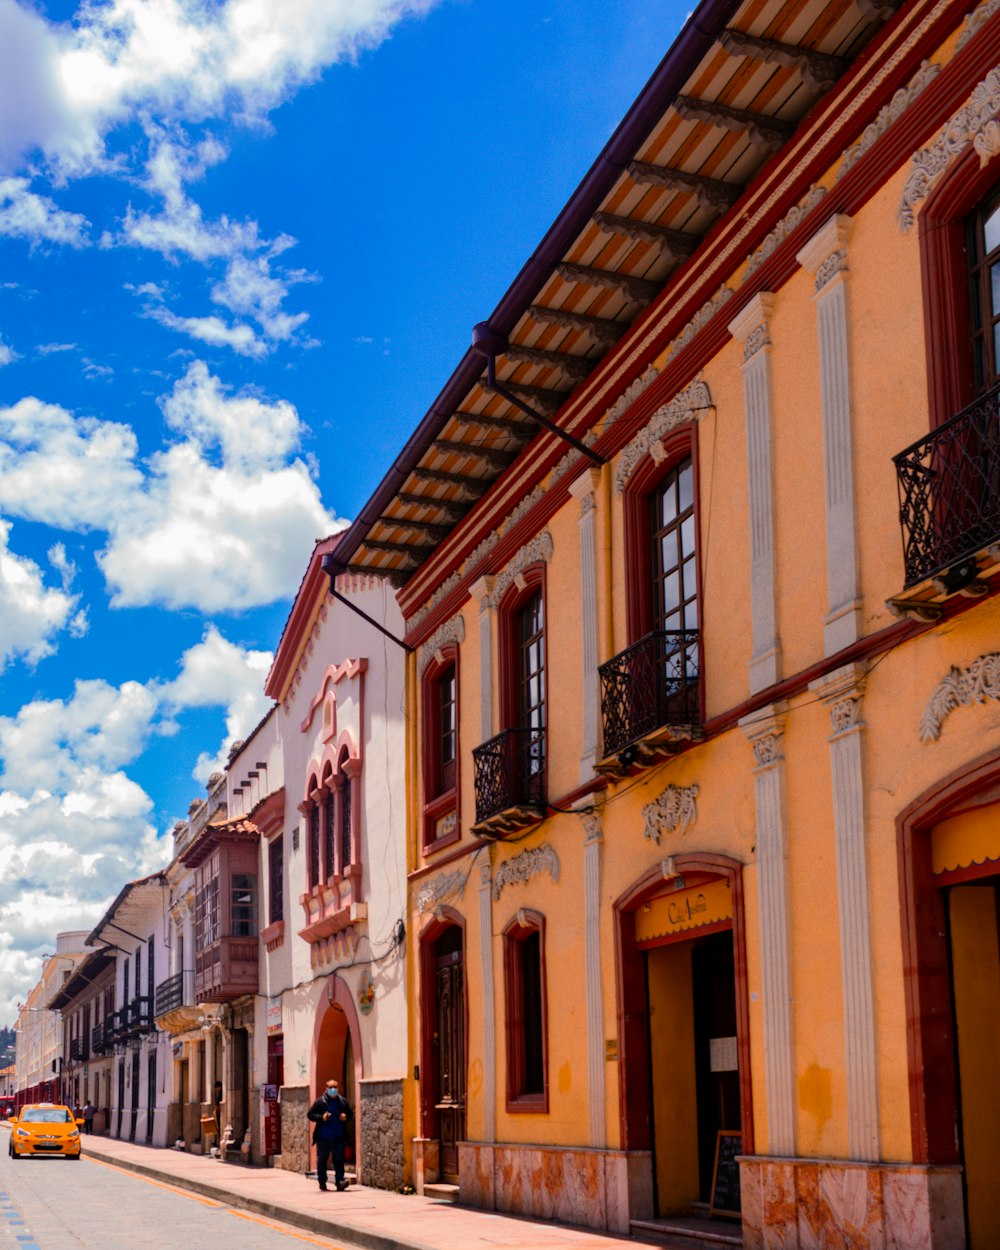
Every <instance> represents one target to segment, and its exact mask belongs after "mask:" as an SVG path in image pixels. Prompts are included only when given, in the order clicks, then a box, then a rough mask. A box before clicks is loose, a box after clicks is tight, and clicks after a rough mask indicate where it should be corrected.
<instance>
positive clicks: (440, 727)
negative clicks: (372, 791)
mask: <svg viewBox="0 0 1000 1250" xmlns="http://www.w3.org/2000/svg"><path fill="white" fill-rule="evenodd" d="M421 708H422V739H423V744H422V766H423V782H424V848H425V851H430V850H439V849H440V848H441V847H443V846H447V845H449V843H451V842H454V841H456V840H457V839H458V837H459V835H460V831H459V828H458V648H457V647H456V646H454V645H451V646H448V647H446V648H445V649H444V651H443V652H442V653H441V654H440V655H439V656H438V657H437V658H435V659H434V660H433V661H431V663H430V664H428V666H427V668H426V669H425V671H424V674H423V678H422V683H421Z"/></svg>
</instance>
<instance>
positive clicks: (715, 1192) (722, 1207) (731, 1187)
mask: <svg viewBox="0 0 1000 1250" xmlns="http://www.w3.org/2000/svg"><path fill="white" fill-rule="evenodd" d="M742 1153H743V1134H742V1133H727V1132H725V1130H723V1131H721V1132H720V1133H719V1135H718V1136H717V1137H716V1139H715V1166H714V1167H713V1168H712V1194H711V1197H710V1198H709V1206H708V1218H709V1219H711V1218H712V1217H713V1216H714V1215H722V1216H725V1218H726V1219H736V1220H738V1219H739V1218H740V1165H739V1164H738V1163H737V1162H736V1156H737V1155H740V1154H742Z"/></svg>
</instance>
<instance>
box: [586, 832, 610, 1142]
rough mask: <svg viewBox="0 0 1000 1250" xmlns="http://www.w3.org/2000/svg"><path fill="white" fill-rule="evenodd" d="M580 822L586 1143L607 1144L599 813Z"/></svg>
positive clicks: (602, 836) (602, 835)
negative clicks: (586, 1114)
mask: <svg viewBox="0 0 1000 1250" xmlns="http://www.w3.org/2000/svg"><path fill="white" fill-rule="evenodd" d="M580 820H581V821H582V822H583V931H584V976H585V981H586V1001H587V1077H588V1080H587V1087H588V1101H589V1104H590V1144H591V1146H594V1147H596V1148H601V1147H604V1146H606V1145H607V1127H606V1124H605V1116H604V1098H605V1090H604V1083H605V1074H604V1065H605V1062H606V1061H605V1058H604V998H603V994H602V979H601V843H602V842H603V841H604V831H603V827H602V822H601V816H600V813H599V812H597V811H594V810H584V811H581V812H580Z"/></svg>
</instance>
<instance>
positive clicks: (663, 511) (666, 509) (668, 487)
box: [659, 474, 677, 527]
mask: <svg viewBox="0 0 1000 1250" xmlns="http://www.w3.org/2000/svg"><path fill="white" fill-rule="evenodd" d="M660 499H661V503H660V516H659V525H660V526H661V527H662V526H664V525H669V524H670V522H671V521H672V520H673V519H674V517H676V516H677V492H676V489H675V487H674V477H673V474H671V475H670V477H668V478H667V481H666V484H665V485H664V488H663V494H662V495H661V496H660Z"/></svg>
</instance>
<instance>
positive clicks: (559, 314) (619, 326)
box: [528, 304, 628, 345]
mask: <svg viewBox="0 0 1000 1250" xmlns="http://www.w3.org/2000/svg"><path fill="white" fill-rule="evenodd" d="M528 316H529V317H531V318H533V319H534V320H535V321H541V322H542V323H543V324H546V325H555V326H563V327H565V328H566V329H568V330H586V332H587V333H588V334H589V335H590V336H591V337H592V338H594V339H596V340H597V341H598V342H599V343H607V344H609V345H610V344H612V343H617V342H618V340H619V339H620V338H621V336H622V335H623V334H624V333H625V331H626V330H627V329H628V326H627V325H626V324H625V323H624V322H623V321H613V320H612V319H611V318H610V317H591V316H590V315H589V314H588V313H578V312H571V311H570V309H568V308H546V307H545V305H544V304H532V305H531V307H530V308H529V309H528Z"/></svg>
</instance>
